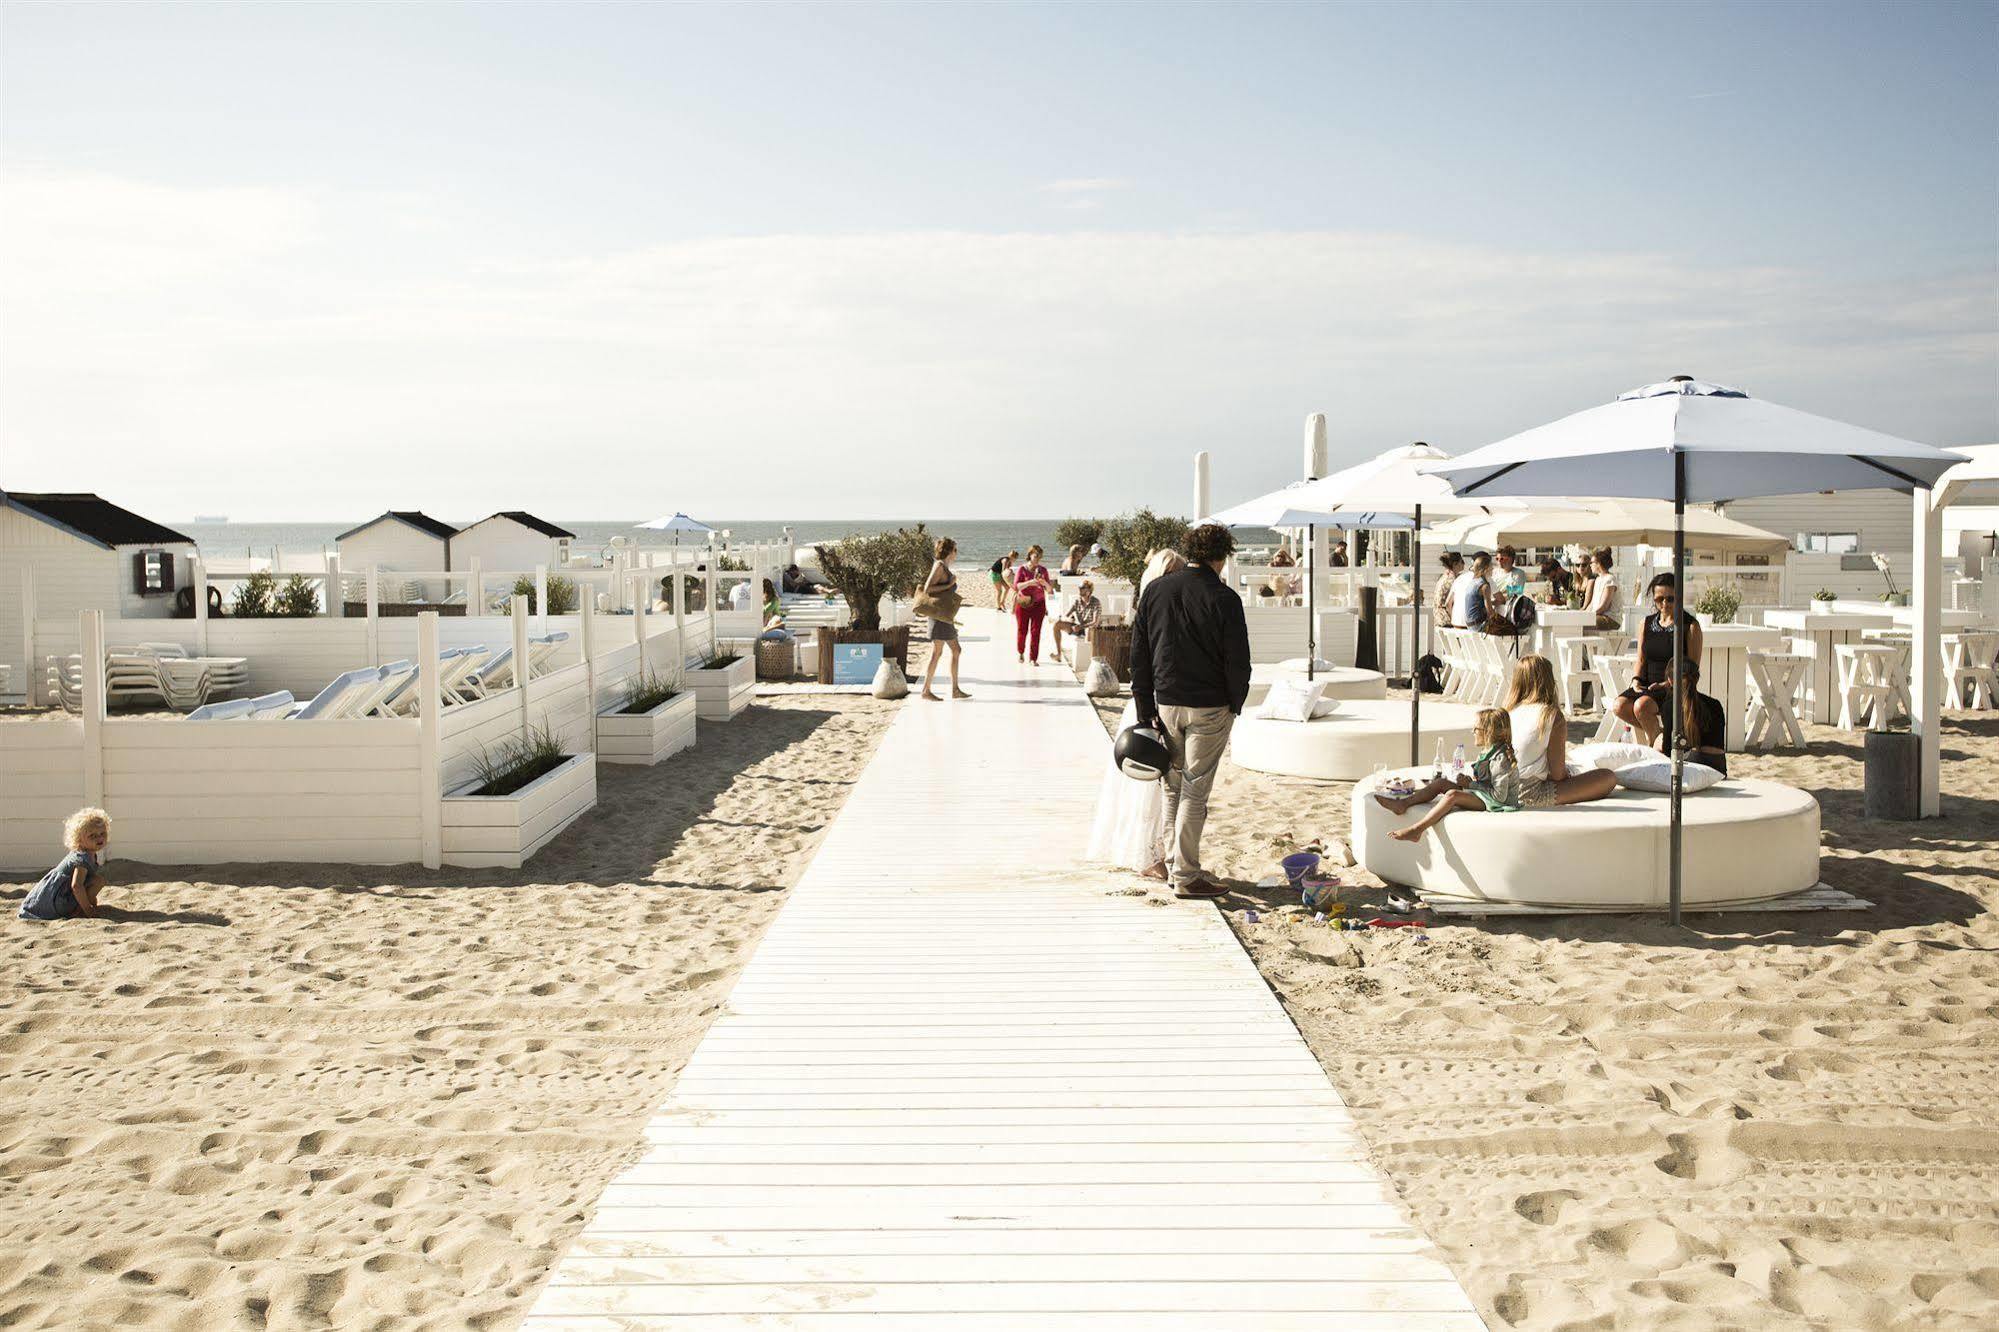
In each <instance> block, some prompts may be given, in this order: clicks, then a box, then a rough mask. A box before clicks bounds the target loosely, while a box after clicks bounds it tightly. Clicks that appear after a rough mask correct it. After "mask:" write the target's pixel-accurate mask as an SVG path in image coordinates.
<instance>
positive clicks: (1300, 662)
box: [1277, 657, 1339, 675]
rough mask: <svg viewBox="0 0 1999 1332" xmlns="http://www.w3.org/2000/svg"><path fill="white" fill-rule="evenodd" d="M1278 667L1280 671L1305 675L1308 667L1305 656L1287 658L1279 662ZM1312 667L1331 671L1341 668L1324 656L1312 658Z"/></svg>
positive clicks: (1317, 669) (1316, 669)
mask: <svg viewBox="0 0 1999 1332" xmlns="http://www.w3.org/2000/svg"><path fill="white" fill-rule="evenodd" d="M1277 669H1278V670H1280V671H1295V672H1297V673H1298V674H1300V675H1303V674H1304V673H1305V671H1306V669H1307V667H1306V662H1305V659H1304V658H1303V657H1291V658H1288V659H1287V660H1284V661H1280V662H1278V663H1277ZM1310 669H1312V670H1315V671H1331V670H1337V669H1339V668H1338V667H1336V666H1334V665H1333V663H1331V662H1330V661H1327V660H1326V659H1325V658H1324V657H1314V658H1313V659H1312V662H1311V666H1310Z"/></svg>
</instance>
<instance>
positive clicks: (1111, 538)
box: [1102, 509, 1187, 592]
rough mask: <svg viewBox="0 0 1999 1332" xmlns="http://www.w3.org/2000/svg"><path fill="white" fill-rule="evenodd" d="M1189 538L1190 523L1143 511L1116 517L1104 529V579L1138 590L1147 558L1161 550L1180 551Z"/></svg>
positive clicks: (1182, 519)
mask: <svg viewBox="0 0 1999 1332" xmlns="http://www.w3.org/2000/svg"><path fill="white" fill-rule="evenodd" d="M1186 539H1187V520H1186V519H1184V518H1164V517H1161V516H1160V515H1159V514H1156V513H1154V512H1153V511H1152V510H1150V509H1140V510H1138V511H1137V512H1136V513H1129V514H1126V515H1125V516H1124V517H1122V518H1113V519H1111V521H1110V522H1109V523H1108V524H1107V525H1106V526H1105V527H1104V533H1103V542H1104V558H1103V563H1102V568H1103V571H1104V577H1106V578H1117V579H1121V580H1123V581H1124V582H1127V583H1130V584H1131V588H1132V591H1134V592H1136V591H1137V590H1138V580H1139V579H1140V578H1141V577H1143V576H1144V574H1145V559H1146V557H1147V556H1148V555H1150V554H1152V552H1153V551H1155V550H1160V549H1162V548H1165V549H1172V550H1178V549H1180V543H1181V542H1183V541H1185V540H1186Z"/></svg>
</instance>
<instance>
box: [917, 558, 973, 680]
mask: <svg viewBox="0 0 1999 1332" xmlns="http://www.w3.org/2000/svg"><path fill="white" fill-rule="evenodd" d="M957 553H958V543H957V542H955V541H953V540H952V539H951V538H950V537H938V538H937V546H936V552H935V556H936V557H935V558H934V559H933V560H932V561H931V563H930V573H929V575H928V576H927V577H926V578H924V580H923V585H922V586H921V587H919V588H918V589H917V591H916V605H915V611H916V613H917V614H918V615H921V616H922V617H923V618H924V619H926V620H928V621H930V660H929V662H927V663H926V664H925V665H924V667H923V690H922V694H923V697H924V698H927V699H929V700H930V701H931V702H932V703H941V702H943V700H942V699H940V698H938V697H937V695H935V694H933V693H931V692H930V682H931V681H932V680H934V679H936V677H937V658H938V657H939V656H940V655H941V654H942V653H943V652H944V650H945V649H946V648H949V649H950V650H951V697H952V698H970V697H971V695H970V694H968V693H966V692H965V691H964V690H962V689H960V688H959V687H958V654H959V652H960V647H959V644H958V611H959V609H960V608H962V607H963V606H964V604H965V599H964V597H962V596H960V595H959V594H958V575H957V574H956V573H953V572H952V570H951V557H952V556H953V555H956V554H957Z"/></svg>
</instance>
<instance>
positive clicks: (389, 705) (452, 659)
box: [373, 647, 485, 717]
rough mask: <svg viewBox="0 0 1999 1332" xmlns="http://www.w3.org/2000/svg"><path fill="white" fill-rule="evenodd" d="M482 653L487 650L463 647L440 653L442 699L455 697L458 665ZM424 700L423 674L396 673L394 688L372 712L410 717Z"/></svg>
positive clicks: (384, 715)
mask: <svg viewBox="0 0 1999 1332" xmlns="http://www.w3.org/2000/svg"><path fill="white" fill-rule="evenodd" d="M483 652H485V649H484V648H469V647H461V648H446V649H445V650H444V651H442V652H440V653H438V654H437V661H438V697H439V698H440V699H443V700H446V701H449V700H450V699H451V698H452V694H451V693H450V683H449V682H450V681H451V680H453V679H455V678H457V677H458V676H459V675H460V674H461V673H462V672H461V671H460V669H459V666H458V663H459V662H461V661H463V660H465V659H466V658H467V657H471V656H475V655H478V654H481V653H483ZM422 701H423V672H422V671H420V670H415V669H412V670H410V671H409V672H408V673H407V674H404V673H400V672H399V673H398V674H397V676H396V678H395V681H394V683H393V687H391V688H390V689H389V690H388V691H387V692H386V693H384V694H383V695H382V697H381V698H380V699H379V700H378V701H377V702H376V703H375V705H374V708H373V712H374V713H375V714H376V715H378V716H383V717H397V716H408V715H409V714H411V713H414V712H415V711H416V710H417V706H418V704H420V703H421V702H422Z"/></svg>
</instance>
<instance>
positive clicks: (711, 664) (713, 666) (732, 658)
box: [695, 651, 743, 671]
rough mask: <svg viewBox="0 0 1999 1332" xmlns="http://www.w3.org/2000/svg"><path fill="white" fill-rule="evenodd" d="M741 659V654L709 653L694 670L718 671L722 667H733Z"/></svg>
mask: <svg viewBox="0 0 1999 1332" xmlns="http://www.w3.org/2000/svg"><path fill="white" fill-rule="evenodd" d="M742 659H743V654H742V653H740V652H713V651H711V652H709V654H708V655H707V656H706V657H704V658H703V659H702V661H701V664H700V666H698V667H696V668H695V669H697V670H703V671H719V670H721V669H723V668H724V667H727V666H733V665H735V664H736V663H737V662H739V661H741V660H742Z"/></svg>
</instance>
